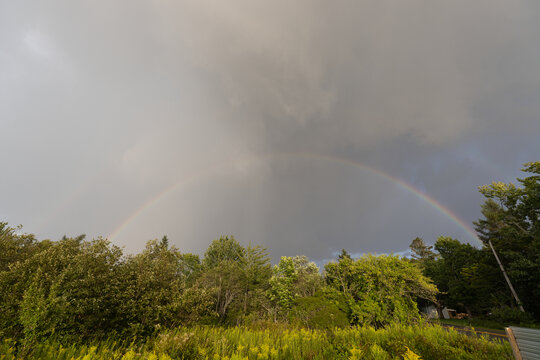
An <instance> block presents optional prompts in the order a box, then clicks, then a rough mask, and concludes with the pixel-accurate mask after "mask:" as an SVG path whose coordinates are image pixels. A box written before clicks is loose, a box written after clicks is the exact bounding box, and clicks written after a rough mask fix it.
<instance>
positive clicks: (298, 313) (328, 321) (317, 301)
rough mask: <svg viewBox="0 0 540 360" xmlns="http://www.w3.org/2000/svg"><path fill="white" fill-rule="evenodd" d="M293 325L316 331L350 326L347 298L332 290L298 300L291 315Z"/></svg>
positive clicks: (326, 289) (325, 290)
mask: <svg viewBox="0 0 540 360" xmlns="http://www.w3.org/2000/svg"><path fill="white" fill-rule="evenodd" d="M289 319H290V320H289V322H290V323H291V324H294V325H297V326H301V327H306V328H314V329H333V328H335V327H347V326H349V317H348V306H347V302H346V299H345V297H344V296H343V295H342V294H341V293H339V292H337V291H336V290H334V289H332V288H324V289H322V290H320V291H318V292H317V293H316V294H315V295H313V296H306V297H301V298H298V299H296V301H295V302H294V305H293V307H292V309H291V312H290V315H289Z"/></svg>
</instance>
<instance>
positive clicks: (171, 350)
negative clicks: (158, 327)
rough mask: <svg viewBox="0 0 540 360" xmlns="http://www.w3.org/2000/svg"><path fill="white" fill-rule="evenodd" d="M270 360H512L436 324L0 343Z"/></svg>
mask: <svg viewBox="0 0 540 360" xmlns="http://www.w3.org/2000/svg"><path fill="white" fill-rule="evenodd" d="M19 358H24V359H51V360H52V359H55V360H64V359H65V360H72V359H73V360H91V359H118V360H131V359H133V360H135V359H148V360H170V359H204V360H207V359H215V360H240V359H241V360H271V359H351V360H352V359H368V360H369V359H419V358H422V359H490V360H491V359H512V351H511V349H510V346H509V345H508V344H505V343H500V342H492V341H489V340H488V339H485V338H483V337H468V336H467V335H463V334H459V333H457V332H456V331H453V330H445V329H443V328H441V327H440V326H437V325H429V324H420V325H413V326H406V325H391V326H388V327H386V328H384V329H377V330H376V329H374V328H370V327H353V328H345V329H334V330H326V331H324V330H308V329H290V328H286V327H283V326H272V327H269V328H258V329H253V328H247V327H233V328H223V327H203V326H197V327H190V328H185V327H181V328H178V329H174V330H169V331H163V332H161V333H160V334H159V335H157V336H155V337H153V338H151V339H148V340H147V341H144V342H140V343H126V342H122V341H116V340H114V339H110V340H108V341H102V342H99V343H94V344H71V345H66V344H62V343H60V342H57V341H53V340H50V341H47V342H43V343H39V344H35V345H34V346H33V347H32V348H25V347H23V346H18V344H16V343H15V342H14V341H12V340H4V341H2V343H1V344H0V360H10V359H19Z"/></svg>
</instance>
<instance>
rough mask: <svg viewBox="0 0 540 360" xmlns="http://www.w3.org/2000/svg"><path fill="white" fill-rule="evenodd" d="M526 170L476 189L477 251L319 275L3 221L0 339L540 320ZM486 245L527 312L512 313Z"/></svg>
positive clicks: (259, 251) (253, 249)
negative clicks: (37, 232) (423, 310)
mask: <svg viewBox="0 0 540 360" xmlns="http://www.w3.org/2000/svg"><path fill="white" fill-rule="evenodd" d="M524 170H525V171H527V172H530V173H533V175H532V176H529V177H527V178H525V179H521V180H519V181H520V183H521V184H522V187H516V186H515V185H512V184H503V183H494V184H492V185H489V186H485V187H482V188H481V191H482V193H483V194H484V195H485V196H486V198H487V200H486V203H485V204H484V205H483V207H482V214H483V216H484V218H482V219H480V220H479V221H478V222H477V223H476V227H477V231H478V232H479V234H480V238H481V239H482V241H484V242H485V244H484V246H483V247H482V248H481V249H478V248H475V247H473V246H471V245H469V244H462V243H460V242H459V241H457V240H454V239H450V238H446V237H441V238H439V239H438V240H437V242H436V243H435V245H434V248H433V247H430V246H427V245H426V244H425V243H424V242H423V240H421V239H415V241H413V243H412V244H411V249H412V252H413V258H412V259H407V258H402V257H399V256H394V255H380V256H374V255H364V256H362V257H360V258H357V259H353V258H352V257H351V256H350V255H349V254H348V253H347V252H346V251H345V250H343V251H342V253H341V254H340V255H339V256H338V257H337V259H336V260H335V261H332V262H329V263H327V264H325V265H324V269H319V268H318V267H317V265H316V264H315V263H313V262H311V261H310V260H309V259H308V258H307V257H305V256H295V257H282V258H281V260H280V261H279V263H278V264H277V265H275V266H272V265H271V264H270V259H269V256H268V252H267V250H266V249H265V248H263V247H261V246H251V245H250V246H242V245H241V244H240V243H239V242H238V241H236V240H235V239H234V238H233V237H221V238H219V239H216V240H214V241H213V242H212V243H211V244H210V246H209V247H208V249H207V250H206V252H205V253H204V255H203V256H199V255H195V254H189V253H182V252H181V251H180V250H179V249H177V248H176V247H174V246H170V244H169V240H168V239H167V237H163V238H162V239H161V240H152V241H149V242H148V243H147V244H146V248H145V249H144V250H143V251H142V252H141V253H139V254H137V255H127V254H124V253H123V251H122V249H121V248H119V247H117V246H115V245H114V244H111V243H110V242H109V241H108V240H106V239H102V238H98V239H95V240H91V241H88V240H86V239H85V238H84V236H79V237H76V238H67V237H64V238H63V239H61V240H59V241H50V240H43V241H39V240H38V239H36V238H35V237H34V236H33V235H29V234H23V233H22V231H21V228H13V227H10V226H9V225H8V224H7V223H0V337H2V338H12V339H18V340H21V341H22V342H23V343H35V342H37V341H41V340H42V339H45V338H49V337H57V338H62V339H65V340H69V341H71V340H72V341H78V340H81V339H90V338H92V339H100V338H108V337H111V336H118V337H122V338H131V337H145V336H148V335H151V334H155V333H156V332H157V331H158V330H159V329H163V328H175V327H178V326H183V325H187V326H189V325H194V324H224V325H241V324H249V325H254V326H256V325H257V324H259V323H261V324H264V323H275V322H284V323H289V324H292V325H298V326H302V327H310V328H333V327H345V326H349V325H351V324H352V325H356V324H358V325H371V326H374V327H383V326H385V325H387V324H390V323H395V322H401V323H411V322H414V321H415V320H417V319H419V318H420V314H419V311H418V304H420V305H425V304H429V303H433V304H438V305H439V308H440V307H442V306H448V307H451V308H455V309H456V310H458V311H464V312H469V313H470V314H471V315H473V316H476V315H482V316H488V314H491V315H490V316H493V315H496V316H499V317H500V319H502V320H504V321H506V320H505V319H512V321H530V320H531V319H533V318H535V319H538V318H539V316H540V303H539V302H538V301H537V300H538V299H539V298H540V268H539V267H540V241H539V239H540V221H539V218H538V216H539V214H540V176H539V174H540V162H536V163H530V164H526V168H525V169H524ZM488 242H491V243H492V245H493V246H494V247H495V249H497V251H498V253H499V256H500V258H501V261H502V262H503V263H504V265H505V266H506V270H507V272H508V274H509V276H510V278H511V279H512V281H513V282H514V286H515V288H516V290H517V293H518V294H519V295H520V297H521V301H522V302H523V305H524V307H525V309H526V310H527V313H526V314H523V313H521V312H520V311H519V310H516V309H517V304H516V302H515V300H514V299H513V298H512V295H511V293H510V291H509V290H508V288H507V285H506V283H505V281H504V278H503V277H502V274H501V272H500V270H499V269H498V265H497V263H496V262H495V259H494V257H493V255H492V254H491V252H490V251H491V250H490V249H489V247H488V245H487V243H488ZM437 287H438V289H439V290H440V292H438V290H437Z"/></svg>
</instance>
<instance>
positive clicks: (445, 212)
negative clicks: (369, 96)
mask: <svg viewBox="0 0 540 360" xmlns="http://www.w3.org/2000/svg"><path fill="white" fill-rule="evenodd" d="M279 159H283V160H286V159H300V160H302V159H310V160H317V161H321V160H322V161H328V162H333V163H340V164H343V165H346V166H350V167H355V168H358V169H362V170H364V171H367V172H369V173H371V174H374V175H376V176H379V177H381V178H384V179H386V180H388V181H390V182H392V183H394V184H395V185H397V186H398V187H400V188H402V189H404V190H406V191H408V192H409V193H412V194H414V195H416V196H417V197H419V198H420V199H422V200H423V201H425V202H427V203H428V204H429V205H430V206H432V207H433V208H435V209H436V210H437V211H439V212H440V213H441V214H443V215H444V216H446V217H447V218H448V219H450V220H451V221H452V222H453V223H454V224H455V225H457V226H458V227H459V228H461V229H462V230H463V231H465V233H467V234H468V235H470V237H471V238H472V239H474V240H475V241H477V242H478V243H481V242H480V240H479V239H478V237H477V235H476V232H475V231H474V230H473V229H472V228H471V227H470V226H469V225H467V224H466V223H465V222H464V221H463V220H462V219H460V218H459V217H458V216H457V215H456V214H454V213H453V212H452V211H451V210H450V209H448V208H447V207H445V206H444V205H442V204H441V203H440V202H438V201H437V200H435V199H434V198H432V197H430V196H429V195H427V194H425V193H423V192H422V191H420V190H418V189H416V188H415V187H413V186H412V185H410V184H408V183H406V182H405V181H403V180H401V179H399V178H396V177H394V176H391V175H389V174H387V173H385V172H383V171H381V170H378V169H375V168H372V167H370V166H367V165H365V164H362V163H360V162H357V161H353V160H350V159H346V158H340V157H335V156H329V155H321V154H315V153H269V154H263V155H259V156H252V157H250V158H247V159H246V158H243V159H241V160H238V159H236V160H231V161H228V162H225V163H221V164H219V165H216V166H213V167H209V168H206V169H203V170H201V171H199V172H196V173H194V174H191V175H189V176H187V177H185V178H182V179H180V180H179V181H177V182H175V183H173V184H171V185H170V186H168V187H166V188H165V189H163V190H161V191H160V192H158V193H157V194H156V195H154V196H153V197H151V198H150V199H148V200H147V201H145V202H144V203H143V204H142V205H141V206H139V207H138V208H137V209H135V210H134V211H133V212H132V213H131V214H130V215H129V216H128V217H127V218H126V219H125V220H124V221H122V223H121V224H120V225H119V226H118V227H117V228H115V229H114V230H113V231H112V232H111V233H110V235H109V236H107V237H108V238H109V239H110V240H112V239H114V238H115V237H116V236H118V235H119V234H120V233H121V232H122V231H123V230H124V229H126V228H127V227H128V226H129V224H131V223H132V222H133V221H134V220H135V219H136V218H137V217H138V216H139V215H141V214H142V213H143V212H144V211H145V210H146V209H148V208H150V207H152V206H153V205H154V204H156V203H158V202H159V201H160V200H161V199H163V198H164V197H166V196H168V195H170V194H172V193H174V192H175V191H176V190H178V189H179V188H181V187H183V186H186V185H188V184H190V183H193V182H194V181H197V180H199V179H202V178H205V177H206V176H209V175H211V174H213V173H215V172H217V171H219V170H220V169H223V168H229V167H231V166H233V165H235V164H239V163H243V164H245V163H256V162H260V161H262V160H279Z"/></svg>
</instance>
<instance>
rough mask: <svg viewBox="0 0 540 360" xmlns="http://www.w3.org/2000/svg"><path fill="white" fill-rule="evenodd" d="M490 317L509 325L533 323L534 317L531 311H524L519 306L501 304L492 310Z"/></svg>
mask: <svg viewBox="0 0 540 360" xmlns="http://www.w3.org/2000/svg"><path fill="white" fill-rule="evenodd" d="M489 318H490V319H491V320H493V321H497V322H498V323H502V324H506V325H507V326H508V325H510V324H512V325H521V324H526V325H528V324H531V323H532V322H533V319H532V317H531V315H530V314H529V313H524V312H522V311H521V310H519V309H518V308H515V307H513V308H512V307H510V306H504V305H503V306H499V307H495V308H493V309H492V310H491V314H490V316H489Z"/></svg>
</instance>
